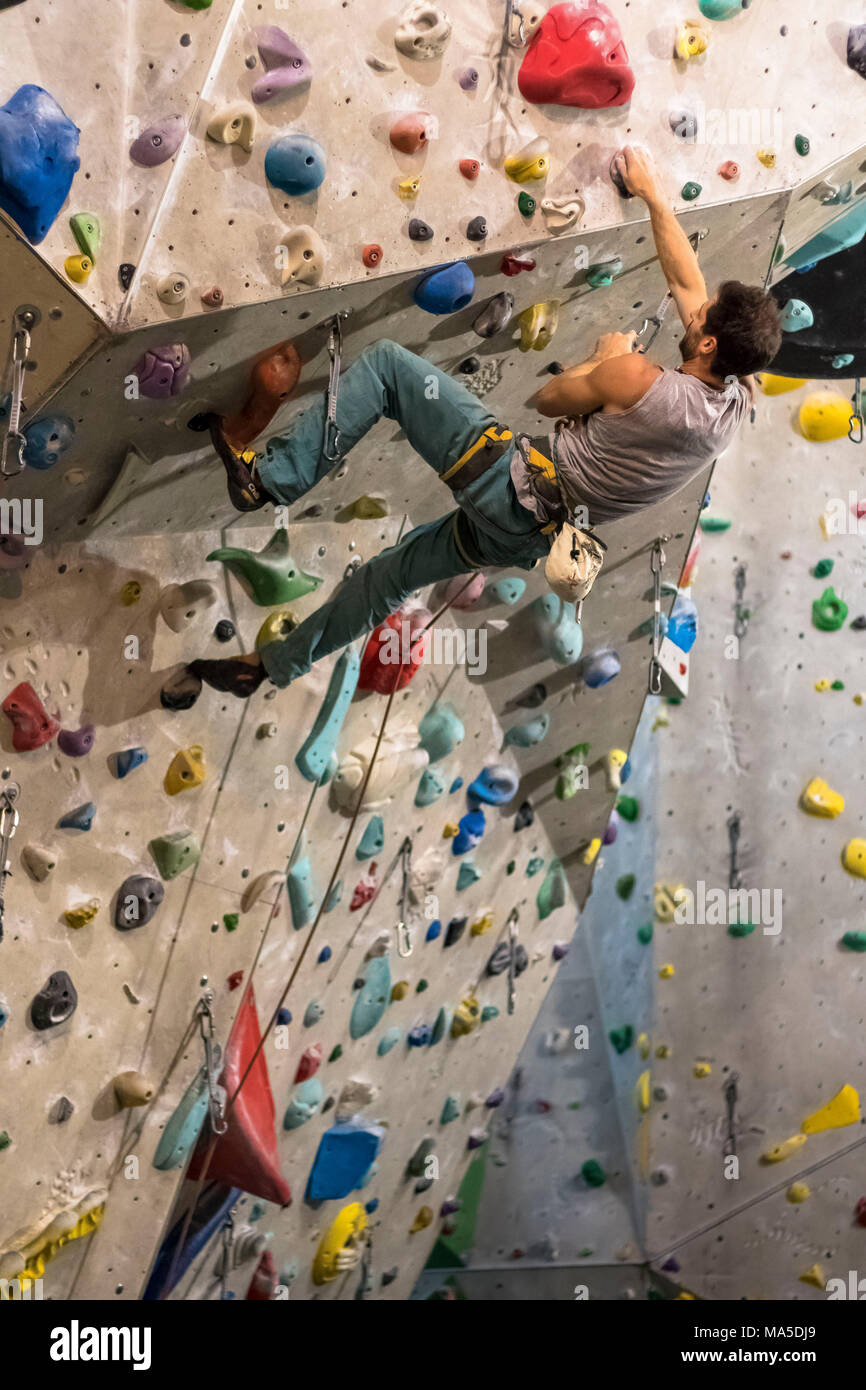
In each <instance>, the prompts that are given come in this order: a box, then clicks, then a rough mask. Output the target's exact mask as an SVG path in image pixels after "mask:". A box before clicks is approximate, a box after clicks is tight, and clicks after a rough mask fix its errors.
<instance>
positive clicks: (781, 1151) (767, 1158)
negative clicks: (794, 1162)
mask: <svg viewBox="0 0 866 1390" xmlns="http://www.w3.org/2000/svg"><path fill="white" fill-rule="evenodd" d="M805 1142H806V1136H805V1134H793V1135H792V1136H791V1138H790V1139H785V1140H784V1141H783V1142H782V1143H781V1144H776V1145H775V1147H774V1148H772V1149H768V1150H767V1152H766V1153H763V1154H761V1162H762V1163H780V1162H781V1161H782V1159H784V1158H790V1156H791V1154H792V1153H795V1152H796V1151H797V1149H799V1148H801V1147H802V1145H803V1144H805Z"/></svg>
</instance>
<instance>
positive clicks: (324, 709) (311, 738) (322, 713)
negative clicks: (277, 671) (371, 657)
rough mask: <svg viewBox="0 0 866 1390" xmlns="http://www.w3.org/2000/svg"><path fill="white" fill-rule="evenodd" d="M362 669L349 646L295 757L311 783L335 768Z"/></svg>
mask: <svg viewBox="0 0 866 1390" xmlns="http://www.w3.org/2000/svg"><path fill="white" fill-rule="evenodd" d="M284 534H285V533H284ZM360 669H361V658H360V656H359V655H358V653H357V652H356V651H355V649H354V648H353V647H347V648H346V650H345V651H344V652H342V653H341V655H340V656H339V658H338V659H337V661H336V663H335V665H334V669H333V671H332V673H331V679H330V681H329V682H328V689H327V690H326V692H325V698H324V700H323V701H322V703H321V705H320V707H319V712H318V714H317V715H316V718H315V722H314V724H313V728H312V731H311V732H310V734H309V735H308V737H307V738H305V739H304V742H303V743H302V744H301V747H300V748H299V750H298V752H297V753H296V754H295V766H296V768H297V769H298V771H299V772H300V774H301V776H302V777H304V778H306V780H307V781H308V782H319V781H322V780H324V781H327V780H328V779H327V777H325V776H324V774H325V773H326V772H327V770H328V768H329V767H330V766H331V765H332V760H333V759H334V756H335V753H336V747H337V739H338V738H339V737H340V730H341V729H342V727H343V720H344V719H345V718H346V711H347V709H348V708H349V705H350V703H351V700H352V696H353V695H354V693H355V688H356V686H357V684H358V673H359V671H360Z"/></svg>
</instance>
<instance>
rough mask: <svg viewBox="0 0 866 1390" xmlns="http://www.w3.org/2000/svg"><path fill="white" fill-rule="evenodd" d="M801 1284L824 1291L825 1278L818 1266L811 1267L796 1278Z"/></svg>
mask: <svg viewBox="0 0 866 1390" xmlns="http://www.w3.org/2000/svg"><path fill="white" fill-rule="evenodd" d="M798 1277H799V1280H800V1283H801V1284H811V1286H812V1288H813V1289H822V1290H823V1289H826V1287H827V1276H826V1274H825V1273H824V1271H823V1269H822V1268H821V1266H820V1265H811V1266H810V1267H809V1269H807V1270H806V1272H805V1274H801V1275H799V1276H798Z"/></svg>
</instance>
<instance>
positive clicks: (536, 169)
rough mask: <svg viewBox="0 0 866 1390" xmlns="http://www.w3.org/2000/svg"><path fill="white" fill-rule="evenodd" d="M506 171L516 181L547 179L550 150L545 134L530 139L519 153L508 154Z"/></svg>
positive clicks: (526, 181)
mask: <svg viewBox="0 0 866 1390" xmlns="http://www.w3.org/2000/svg"><path fill="white" fill-rule="evenodd" d="M505 172H506V174H507V175H508V177H509V178H510V179H513V181H514V182H515V183H531V182H535V181H536V180H539V179H546V178H547V175H548V174H549V173H550V150H549V146H548V143H547V141H546V140H545V139H544V137H543V136H538V138H537V139H535V140H530V142H529V144H528V145H525V146H524V147H523V149H522V150H520V151H519V152H518V153H517V154H511V155H508V157H507V158H506V160H505Z"/></svg>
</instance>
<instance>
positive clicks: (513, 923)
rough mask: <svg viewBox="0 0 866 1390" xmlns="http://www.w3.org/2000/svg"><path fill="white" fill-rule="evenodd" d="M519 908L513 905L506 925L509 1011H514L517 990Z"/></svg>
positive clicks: (511, 1012)
mask: <svg viewBox="0 0 866 1390" xmlns="http://www.w3.org/2000/svg"><path fill="white" fill-rule="evenodd" d="M517 920H518V913H517V908H516V907H513V908H512V909H511V911H510V912H509V914H508V921H507V922H506V923H505V926H506V928H507V930H508V1012H509V1013H510V1014H513V1013H514V1001H515V990H514V982H515V980H516V978H517V976H516V973H515V969H514V958H515V955H516V954H517Z"/></svg>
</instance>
